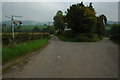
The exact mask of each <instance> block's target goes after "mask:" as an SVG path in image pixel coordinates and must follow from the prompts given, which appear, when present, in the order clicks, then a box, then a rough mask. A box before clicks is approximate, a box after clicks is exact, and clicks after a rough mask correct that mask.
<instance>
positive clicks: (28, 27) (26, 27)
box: [22, 25, 47, 29]
mask: <svg viewBox="0 0 120 80" xmlns="http://www.w3.org/2000/svg"><path fill="white" fill-rule="evenodd" d="M34 27H38V28H47V26H44V25H40V26H38V25H37V26H32V25H29V26H28V25H23V26H22V28H23V29H33V28H34Z"/></svg>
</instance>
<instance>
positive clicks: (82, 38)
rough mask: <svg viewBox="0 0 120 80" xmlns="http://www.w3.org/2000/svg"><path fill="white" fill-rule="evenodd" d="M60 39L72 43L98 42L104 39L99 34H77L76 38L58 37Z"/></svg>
mask: <svg viewBox="0 0 120 80" xmlns="http://www.w3.org/2000/svg"><path fill="white" fill-rule="evenodd" d="M58 38H59V39H61V40H63V41H70V42H96V41H99V40H101V39H102V38H101V37H99V36H98V35H97V34H91V33H82V34H76V35H75V37H66V36H62V35H58Z"/></svg>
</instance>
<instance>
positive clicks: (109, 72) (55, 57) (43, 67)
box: [6, 36, 118, 78]
mask: <svg viewBox="0 0 120 80" xmlns="http://www.w3.org/2000/svg"><path fill="white" fill-rule="evenodd" d="M49 42H50V44H49V45H48V46H47V47H46V48H45V49H44V50H42V51H41V52H40V53H39V54H37V55H36V56H35V57H34V58H32V59H31V60H30V61H29V62H28V63H27V64H26V65H25V66H24V67H23V70H22V71H15V72H11V73H8V74H7V75H6V77H7V78H117V77H118V46H117V45H116V44H114V43H112V42H111V41H109V40H108V39H104V40H102V41H100V42H64V41H60V40H59V39H58V38H57V37H56V36H52V38H51V39H50V41H49Z"/></svg>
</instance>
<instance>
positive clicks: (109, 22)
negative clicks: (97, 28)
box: [107, 21, 120, 24]
mask: <svg viewBox="0 0 120 80" xmlns="http://www.w3.org/2000/svg"><path fill="white" fill-rule="evenodd" d="M107 23H108V24H118V21H108V22H107ZM119 23H120V22H119Z"/></svg>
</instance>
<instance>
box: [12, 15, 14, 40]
mask: <svg viewBox="0 0 120 80" xmlns="http://www.w3.org/2000/svg"><path fill="white" fill-rule="evenodd" d="M11 19H12V24H11V26H12V37H13V40H14V25H13V15H11Z"/></svg>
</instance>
